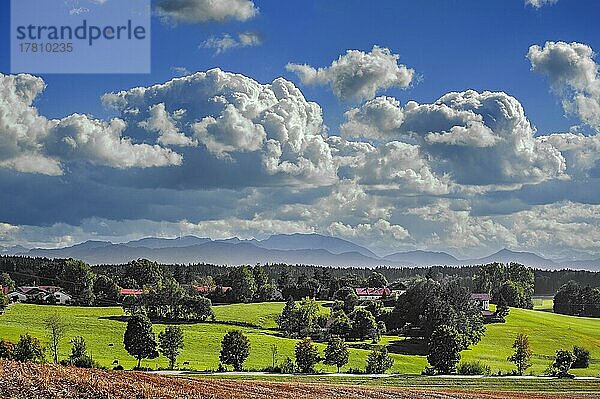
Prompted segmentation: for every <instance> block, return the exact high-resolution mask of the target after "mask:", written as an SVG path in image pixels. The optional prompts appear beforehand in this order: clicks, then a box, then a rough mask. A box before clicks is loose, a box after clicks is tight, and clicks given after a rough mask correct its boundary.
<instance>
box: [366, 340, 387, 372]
mask: <svg viewBox="0 0 600 399" xmlns="http://www.w3.org/2000/svg"><path fill="white" fill-rule="evenodd" d="M393 365H394V359H393V358H392V357H391V356H390V355H388V350H387V348H386V347H383V348H375V349H373V350H372V351H371V353H369V357H368V358H367V368H366V372H367V374H383V373H385V372H386V371H387V370H389V369H391V368H392V366H393Z"/></svg>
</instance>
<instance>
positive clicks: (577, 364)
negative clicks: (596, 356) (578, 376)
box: [571, 346, 590, 369]
mask: <svg viewBox="0 0 600 399" xmlns="http://www.w3.org/2000/svg"><path fill="white" fill-rule="evenodd" d="M573 355H575V361H574V362H573V364H572V365H571V368H574V369H586V368H588V367H590V351H589V350H587V349H585V348H582V347H580V346H574V347H573Z"/></svg>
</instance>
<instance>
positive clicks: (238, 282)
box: [227, 266, 256, 302]
mask: <svg viewBox="0 0 600 399" xmlns="http://www.w3.org/2000/svg"><path fill="white" fill-rule="evenodd" d="M227 281H229V284H230V285H231V288H232V289H233V295H234V296H235V300H236V301H237V302H250V301H252V299H254V294H255V293H256V281H254V274H253V273H252V269H251V268H250V266H239V267H234V268H233V269H231V271H230V272H229V274H228V275H227Z"/></svg>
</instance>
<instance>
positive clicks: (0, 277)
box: [0, 272, 15, 292]
mask: <svg viewBox="0 0 600 399" xmlns="http://www.w3.org/2000/svg"><path fill="white" fill-rule="evenodd" d="M0 285H1V286H3V287H6V288H8V291H9V292H11V291H14V290H15V282H14V281H13V279H12V278H10V274H8V273H6V272H4V273H0Z"/></svg>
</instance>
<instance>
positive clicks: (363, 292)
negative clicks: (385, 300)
mask: <svg viewBox="0 0 600 399" xmlns="http://www.w3.org/2000/svg"><path fill="white" fill-rule="evenodd" d="M354 292H356V295H358V296H384V295H390V293H391V291H390V289H389V288H355V289H354Z"/></svg>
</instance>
